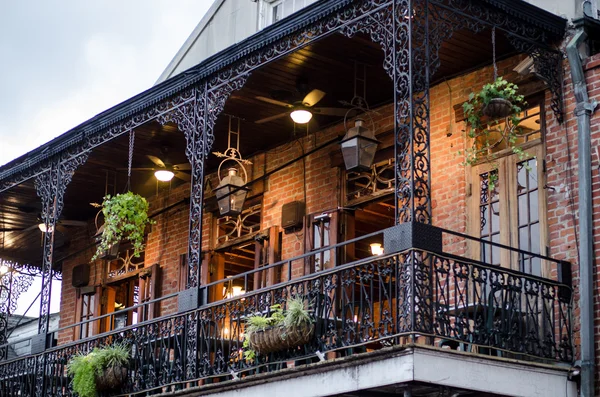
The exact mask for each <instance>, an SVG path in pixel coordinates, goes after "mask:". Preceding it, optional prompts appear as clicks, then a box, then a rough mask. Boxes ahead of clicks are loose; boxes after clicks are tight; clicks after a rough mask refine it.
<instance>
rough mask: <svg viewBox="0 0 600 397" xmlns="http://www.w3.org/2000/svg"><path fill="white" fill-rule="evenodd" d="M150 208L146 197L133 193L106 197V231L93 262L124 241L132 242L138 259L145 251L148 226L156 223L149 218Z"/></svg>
mask: <svg viewBox="0 0 600 397" xmlns="http://www.w3.org/2000/svg"><path fill="white" fill-rule="evenodd" d="M148 207H149V206H148V201H146V199H145V198H144V197H142V196H140V195H139V194H134V193H132V192H127V193H123V194H117V195H115V196H111V195H107V196H106V197H104V201H103V202H102V213H103V214H104V230H103V232H102V239H101V241H100V244H99V245H98V248H97V249H96V253H95V254H94V256H93V257H92V260H95V259H96V258H98V257H100V256H102V253H103V252H105V251H106V250H108V249H109V248H110V247H111V246H112V245H113V244H116V243H118V242H120V241H121V240H123V239H128V240H129V241H130V242H131V244H132V245H133V256H134V257H136V258H138V257H139V256H140V253H141V252H142V251H143V250H144V235H145V230H146V226H147V225H151V224H153V223H154V221H152V220H151V219H150V218H148Z"/></svg>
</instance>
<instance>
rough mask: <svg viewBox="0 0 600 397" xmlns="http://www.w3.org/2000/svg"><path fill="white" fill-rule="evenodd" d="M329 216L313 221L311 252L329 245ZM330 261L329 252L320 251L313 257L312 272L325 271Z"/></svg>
mask: <svg viewBox="0 0 600 397" xmlns="http://www.w3.org/2000/svg"><path fill="white" fill-rule="evenodd" d="M330 223H331V222H330V218H329V216H326V217H323V218H320V219H318V220H315V221H314V222H313V224H312V241H313V247H312V248H313V250H318V249H320V248H323V247H328V246H329V245H330V242H329V231H330V230H331V227H330V226H331V225H330ZM330 261H331V252H330V251H322V252H319V253H317V254H315V255H314V271H315V272H318V271H320V270H323V269H326V268H328V267H329V263H330Z"/></svg>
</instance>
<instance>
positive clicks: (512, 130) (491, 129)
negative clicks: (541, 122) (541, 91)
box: [463, 77, 526, 190]
mask: <svg viewBox="0 0 600 397" xmlns="http://www.w3.org/2000/svg"><path fill="white" fill-rule="evenodd" d="M518 89H519V87H518V86H517V85H516V84H513V83H509V82H508V81H506V80H504V79H503V78H502V77H498V78H497V79H496V80H495V81H494V82H493V83H490V84H486V85H484V86H483V88H482V89H481V91H479V92H478V93H471V94H470V95H469V100H468V101H467V102H465V103H463V110H464V113H465V118H466V120H465V122H466V127H467V128H466V134H467V137H468V138H469V139H470V140H471V141H472V145H471V146H470V147H468V148H467V149H466V150H465V153H464V155H465V162H464V164H465V165H475V164H478V163H481V162H485V161H487V162H490V163H492V164H494V160H495V154H494V151H493V150H494V148H497V147H498V146H499V145H501V144H502V145H505V146H506V147H507V148H510V149H511V150H512V152H513V153H516V154H519V155H520V156H522V155H523V152H522V149H521V148H520V147H519V146H518V144H517V137H518V134H519V132H520V127H519V122H520V121H521V119H520V117H519V116H520V114H521V112H522V111H523V106H525V105H526V102H525V98H524V97H523V95H519V93H518ZM495 168H497V167H495ZM492 174H493V175H496V178H491V176H492ZM492 179H493V180H492ZM496 179H497V173H490V185H489V188H490V190H493V189H494V187H495V181H496Z"/></svg>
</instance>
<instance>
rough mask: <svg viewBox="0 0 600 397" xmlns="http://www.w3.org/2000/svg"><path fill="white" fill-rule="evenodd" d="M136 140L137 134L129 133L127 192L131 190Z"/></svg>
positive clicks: (131, 131)
mask: <svg viewBox="0 0 600 397" xmlns="http://www.w3.org/2000/svg"><path fill="white" fill-rule="evenodd" d="M134 140H135V132H134V131H133V130H130V131H129V164H128V165H127V190H130V189H131V163H132V162H133V143H134Z"/></svg>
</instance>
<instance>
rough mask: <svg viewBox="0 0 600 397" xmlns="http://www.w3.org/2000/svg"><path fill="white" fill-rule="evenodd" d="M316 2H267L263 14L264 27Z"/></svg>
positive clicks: (284, 0) (313, 0)
mask: <svg viewBox="0 0 600 397" xmlns="http://www.w3.org/2000/svg"><path fill="white" fill-rule="evenodd" d="M315 1H316V0H267V2H266V4H265V11H264V14H263V17H262V19H263V27H265V26H268V25H270V24H273V23H275V22H278V21H280V20H282V19H283V18H285V17H287V16H289V15H291V14H293V13H294V12H296V11H298V10H300V9H302V8H304V7H306V6H307V5H309V4H311V3H314V2H315Z"/></svg>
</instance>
